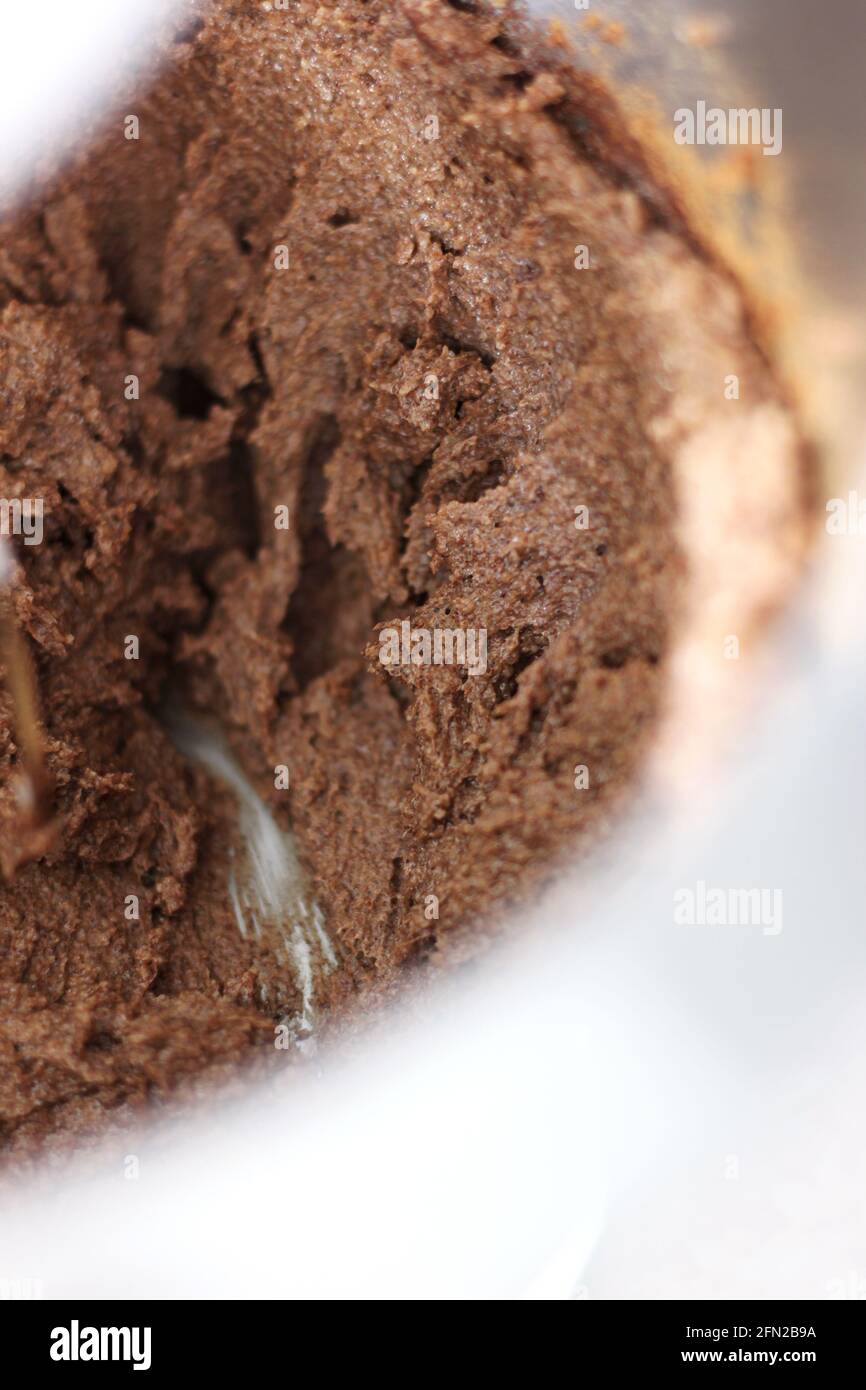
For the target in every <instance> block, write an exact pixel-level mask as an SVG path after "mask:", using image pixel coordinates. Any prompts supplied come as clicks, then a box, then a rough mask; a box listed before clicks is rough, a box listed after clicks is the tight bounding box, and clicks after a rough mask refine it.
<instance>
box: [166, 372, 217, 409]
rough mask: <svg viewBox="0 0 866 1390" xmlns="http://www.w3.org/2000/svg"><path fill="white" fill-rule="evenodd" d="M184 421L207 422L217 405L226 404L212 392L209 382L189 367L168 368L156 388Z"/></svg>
mask: <svg viewBox="0 0 866 1390" xmlns="http://www.w3.org/2000/svg"><path fill="white" fill-rule="evenodd" d="M156 390H157V394H158V395H160V396H163V397H164V398H165V400H167V401H169V402H170V403H171V404H172V405H173V406H174V408H175V411H176V412H177V414H178V415H179V416H180V417H181V418H182V419H190V420H206V419H207V418H208V416H209V415H210V412H211V410H212V408H213V407H214V406H215V405H224V404H225V402H224V401H223V400H221V398H220V397H219V396H218V395H217V394H216V393H215V392H214V391H212V390H211V388H210V387H209V386H208V384H207V382H206V381H204V380H203V379H202V377H200V376H199V375H198V374H197V373H196V372H194V371H192V370H191V369H190V368H189V367H168V368H166V370H165V371H164V372H163V373H162V375H161V376H160V378H159V381H158V382H157V386H156Z"/></svg>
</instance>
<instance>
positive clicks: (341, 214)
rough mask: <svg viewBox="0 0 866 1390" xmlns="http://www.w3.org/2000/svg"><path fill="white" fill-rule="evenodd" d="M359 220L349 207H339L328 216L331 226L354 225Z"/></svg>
mask: <svg viewBox="0 0 866 1390" xmlns="http://www.w3.org/2000/svg"><path fill="white" fill-rule="evenodd" d="M357 221H358V219H357V217H355V216H354V215H353V214H352V213H351V212H350V211H349V209H348V208H346V207H339V208H337V209H336V211H335V212H332V213H331V216H330V217H329V218H328V226H329V227H352V226H354V225H355V223H356V222H357Z"/></svg>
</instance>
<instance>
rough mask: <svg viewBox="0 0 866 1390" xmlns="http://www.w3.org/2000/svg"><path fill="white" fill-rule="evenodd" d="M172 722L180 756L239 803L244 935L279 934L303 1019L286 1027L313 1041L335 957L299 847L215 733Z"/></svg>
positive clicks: (238, 895)
mask: <svg viewBox="0 0 866 1390" xmlns="http://www.w3.org/2000/svg"><path fill="white" fill-rule="evenodd" d="M167 722H168V726H169V729H170V731H171V735H172V738H173V739H174V742H175V743H176V744H177V746H178V748H179V749H180V750H181V752H182V753H185V754H186V755H187V757H189V758H192V759H193V760H194V761H195V762H198V763H201V765H202V766H203V767H206V768H207V769H208V771H209V772H212V773H213V774H214V776H215V777H217V778H219V780H220V781H221V782H223V783H225V785H226V786H227V787H229V788H230V789H231V791H233V792H234V794H235V796H236V798H237V801H238V806H239V809H240V817H239V826H240V831H241V834H242V836H243V839H244V844H245V847H246V851H247V870H248V872H247V874H246V876H245V877H244V878H241V879H239V878H238V876H237V875H236V874H235V871H234V869H231V870H230V871H229V876H228V890H229V897H230V899H231V903H232V908H233V910H234V915H235V920H236V921H237V924H238V930H239V932H240V934H241V936H242V937H243V938H244V939H246V938H247V922H248V921H250V922H252V926H253V931H254V933H255V936H256V939H257V940H259V941H260V940H261V939H262V923H265V924H267V925H268V926H270V927H272V928H273V929H274V930H275V931H276V932H277V933H278V935H279V946H278V947H277V948H276V955H277V958H278V959H283V960H285V961H286V963H287V964H288V965H289V967H290V969H291V971H292V974H293V977H294V980H295V984H296V986H297V988H298V990H299V991H300V994H301V1013H300V1015H299V1016H298V1017H296V1018H295V1019H293V1020H287V1022H289V1023H290V1025H293V1026H294V1028H295V1030H296V1032H298V1033H301V1034H304V1033H309V1032H310V1030H311V1029H312V1027H313V1023H314V994H315V976H316V967H317V966H318V967H319V969H320V970H321V971H323V972H328V971H330V970H333V969H334V968H335V967H336V965H337V957H336V955H335V953H334V948H333V946H332V945H331V942H330V941H329V939H328V934H327V932H326V931H325V927H324V920H323V917H322V912H321V909H320V907H319V905H318V903H315V902H312V903H308V902H307V899H306V895H305V890H304V876H303V871H302V869H301V866H300V863H299V861H298V856H297V851H296V849H295V845H294V841H293V839H292V837H291V835H286V834H284V833H283V831H282V830H280V827H279V826H278V825H277V823H276V821H275V820H274V818H273V816H272V815H271V813H270V811H269V810H268V808H267V806H266V805H265V803H264V802H263V801H262V799H261V797H260V796H259V794H258V792H257V791H256V790H255V788H254V787H253V786H252V784H251V783H250V782H249V781H248V780H247V778H246V777H245V776H244V774H243V772H242V771H241V769H240V768H239V767H238V765H237V763H236V762H235V761H234V759H233V758H232V756H231V754H230V753H229V752H228V750H227V749H226V747H225V746H224V744H222V743H221V742H220V740H219V738H218V737H217V736H216V735H215V734H214V733H213V732H211V730H209V729H208V728H206V727H205V726H203V725H200V724H196V723H194V722H193V721H191V720H189V719H186V718H181V717H178V716H175V715H171V716H169V718H168V721H167ZM280 947H282V948H283V949H282V950H281V949H280Z"/></svg>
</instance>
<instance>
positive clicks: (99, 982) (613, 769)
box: [0, 0, 800, 1152]
mask: <svg viewBox="0 0 866 1390" xmlns="http://www.w3.org/2000/svg"><path fill="white" fill-rule="evenodd" d="M470 11H471V12H470ZM197 13H198V11H197V9H196V7H195V6H192V7H191V16H190V22H185V23H184V24H183V25H182V26H181V28H180V30H179V31H178V34H175V35H173V36H171V37H169V38H167V40H166V45H165V57H164V64H163V67H162V69H161V72H160V75H159V77H158V78H157V79H156V80H155V82H153V83H152V84H151V86H150V88H148V87H147V86H146V85H142V86H141V87H140V88H139V89H136V90H135V91H133V92H127V93H123V94H121V95H119V96H118V99H117V102H116V104H115V106H114V108H113V111H112V113H111V116H110V118H109V119H107V120H106V121H105V122H104V124H103V125H101V126H100V128H99V130H98V131H95V132H94V133H93V136H92V139H91V140H90V142H89V144H88V146H87V150H86V153H85V154H84V155H83V156H82V157H80V158H79V159H78V161H77V162H76V163H75V164H74V165H72V166H69V167H67V168H66V169H65V170H64V172H63V174H62V175H61V176H59V177H55V178H54V179H53V180H52V181H50V182H49V183H47V184H45V185H43V186H42V187H41V188H39V189H38V190H36V191H35V192H34V194H33V196H32V200H31V202H30V203H29V204H28V205H27V206H26V207H25V208H24V209H18V210H16V211H14V212H10V213H8V214H7V216H6V219H5V225H4V227H3V234H2V238H0V384H2V407H3V408H2V413H0V496H3V497H4V498H7V499H9V498H25V497H27V498H33V497H38V498H42V499H44V527H45V536H44V541H43V543H42V544H41V545H36V546H32V547H27V546H24V545H23V544H18V543H16V548H15V555H16V561H17V565H16V572H15V575H14V578H13V584H12V589H11V601H12V604H13V606H14V609H15V612H16V614H17V619H18V622H19V624H20V627H21V629H22V631H23V632H24V633H25V634H26V636H27V639H28V642H29V644H30V646H31V649H32V651H33V653H34V658H35V662H36V667H37V673H38V679H39V686H40V692H41V700H42V708H43V715H44V721H45V727H46V732H47V738H48V754H49V763H50V766H51V769H52V771H53V775H54V778H55V782H56V797H55V802H56V810H57V813H58V816H59V819H60V831H59V835H58V838H57V840H56V842H55V844H54V846H53V847H52V848H51V849H50V851H49V852H48V853H47V854H46V855H44V856H43V857H42V858H41V859H39V860H38V861H37V862H31V863H28V864H26V865H25V866H24V867H21V868H19V869H18V871H17V873H15V874H14V875H12V877H11V879H10V881H9V882H8V883H7V884H6V885H5V886H3V887H2V889H0V1063H2V1066H0V1138H2V1141H3V1142H4V1143H5V1144H6V1146H7V1147H10V1148H11V1149H12V1151H13V1152H25V1151H27V1150H28V1149H29V1148H31V1147H33V1146H35V1145H40V1144H43V1143H44V1142H45V1141H48V1140H52V1141H53V1140H54V1139H59V1138H61V1137H62V1136H64V1135H66V1134H69V1133H74V1134H83V1133H84V1132H87V1131H90V1130H94V1131H99V1130H101V1129H104V1128H105V1127H106V1125H108V1124H110V1123H112V1122H122V1121H124V1120H126V1119H127V1118H128V1116H129V1115H130V1114H131V1113H132V1112H133V1110H134V1109H135V1108H136V1107H139V1106H140V1105H141V1104H142V1102H145V1101H147V1100H148V1099H150V1098H153V1097H162V1096H166V1095H167V1094H169V1093H172V1092H178V1091H179V1090H180V1092H181V1093H183V1092H184V1091H185V1090H186V1089H188V1088H189V1087H190V1086H191V1085H193V1084H194V1083H195V1084H198V1083H200V1082H201V1081H202V1080H204V1079H209V1080H212V1079H213V1078H214V1076H216V1075H224V1074H225V1075H227V1074H229V1073H230V1072H231V1070H232V1068H233V1067H234V1066H235V1065H236V1063H237V1061H238V1059H239V1058H241V1057H243V1056H247V1055H249V1054H250V1053H251V1052H252V1051H255V1049H256V1045H257V1044H260V1045H261V1049H260V1052H259V1055H260V1056H262V1057H264V1056H266V1055H267V1056H273V1055H274V1053H273V1040H274V1024H275V1021H278V1020H279V1019H281V1018H295V1019H297V1018H298V1017H300V1016H302V1015H303V1013H304V1008H305V1001H304V1000H302V999H301V997H300V995H301V992H302V991H301V990H299V985H298V979H297V974H296V972H295V973H293V971H292V970H291V969H290V968H289V967H288V965H287V960H286V956H285V952H284V951H283V949H282V947H281V943H280V939H279V935H278V934H274V933H273V932H270V931H269V930H268V929H267V927H268V924H267V923H264V924H263V929H262V930H260V931H259V932H256V931H252V930H251V931H248V932H247V934H246V936H244V935H243V934H242V933H241V931H240V930H239V927H238V917H237V912H236V910H235V909H236V906H237V904H236V903H233V900H232V897H233V895H232V893H231V892H230V891H229V879H230V870H231V868H232V865H233V864H234V865H235V868H236V870H237V872H238V873H240V872H241V869H240V867H239V866H238V864H237V860H236V855H237V853H238V848H237V845H236V843H235V836H234V831H233V826H234V824H235V821H236V820H237V803H236V802H235V800H234V798H233V797H232V794H231V792H230V791H229V790H228V789H227V788H226V787H225V786H222V785H221V784H219V783H217V782H215V781H214V780H213V779H212V778H211V777H210V775H209V774H208V772H207V769H206V768H202V767H201V766H198V765H196V764H194V763H191V762H190V761H189V760H188V759H187V758H186V757H185V756H183V755H182V754H181V753H180V752H178V751H177V749H176V748H175V747H174V745H173V743H172V742H171V740H170V738H169V737H168V735H167V734H166V732H165V729H164V725H163V722H162V715H161V708H162V702H163V700H164V698H165V695H166V692H167V691H168V690H169V689H170V690H171V691H172V692H173V694H174V696H175V698H176V699H177V698H179V699H180V700H181V702H182V703H183V705H184V706H185V707H186V708H187V709H188V710H193V711H198V712H199V714H201V713H202V712H206V713H207V714H208V715H209V716H212V717H213V718H214V719H215V720H216V721H217V722H218V723H219V725H220V726H221V727H222V729H224V730H225V734H226V737H227V739H228V741H229V742H230V744H231V746H232V748H233V750H234V752H235V754H236V756H237V757H238V758H239V759H240V762H241V764H242V766H243V767H244V769H245V772H246V775H247V776H248V778H249V779H250V780H251V782H252V783H253V785H254V786H255V788H256V791H257V793H258V794H259V795H260V796H261V797H262V798H263V799H264V801H265V802H267V804H268V805H269V806H270V808H271V810H272V811H273V814H274V816H275V817H276V818H277V821H278V822H279V824H280V825H281V826H282V827H284V828H286V829H288V828H289V827H291V828H292V830H293V832H294V836H295V838H296V843H297V847H298V854H299V856H300V861H301V863H302V865H303V866H304V870H305V873H306V876H307V880H308V884H309V890H310V894H311V901H312V900H313V899H314V900H315V901H316V902H317V903H318V905H319V908H320V910H321V914H322V918H323V921H324V924H325V927H326V929H327V933H328V937H329V940H330V947H329V948H328V949H330V948H331V947H332V948H333V951H334V953H335V956H336V959H337V962H338V965H337V968H336V969H331V970H330V972H329V973H327V974H326V973H324V972H322V977H321V980H320V981H319V982H318V984H317V993H316V999H315V1007H316V1010H317V1012H318V1017H319V1018H320V1019H327V1018H339V1017H341V1016H345V1015H346V1012H347V1010H349V1009H350V1007H352V1006H353V1004H354V1003H355V1001H364V1000H371V999H372V998H374V997H378V996H380V995H381V994H386V993H388V992H389V991H390V990H392V989H393V988H394V987H395V986H396V984H397V983H398V982H399V981H400V980H405V979H407V978H408V976H409V974H410V972H412V971H416V972H417V971H422V970H425V969H430V968H433V967H434V966H435V965H436V964H437V963H438V962H439V961H441V960H443V959H445V958H447V957H448V956H456V955H459V954H462V953H464V952H465V951H466V950H467V949H469V947H470V946H471V944H472V942H473V940H476V939H477V938H478V936H479V935H483V933H484V932H485V931H488V930H490V929H492V925H493V923H494V921H495V920H496V918H497V916H498V915H501V912H502V910H503V908H504V907H505V905H507V904H510V903H513V902H515V901H518V900H519V899H520V897H521V896H523V895H525V894H526V893H527V892H529V891H530V890H531V889H532V888H533V887H534V886H536V885H537V884H538V882H539V881H540V878H541V876H542V875H544V874H546V873H549V872H550V869H551V865H552V864H553V863H554V861H555V859H556V857H557V856H558V855H560V854H561V853H562V852H564V851H567V852H568V853H569V855H570V856H572V857H573V856H574V854H575V852H576V850H577V849H580V850H581V851H582V850H584V849H586V848H587V847H588V846H589V845H590V844H591V843H593V842H594V841H595V840H596V839H597V838H598V837H599V835H601V834H603V833H605V832H606V831H607V830H608V829H609V827H610V825H611V824H612V823H613V821H614V820H615V818H616V816H617V815H618V813H619V806H620V801H621V797H622V793H623V790H624V788H626V787H627V786H628V784H629V782H630V781H631V780H632V778H633V775H634V773H635V770H636V767H637V765H638V762H639V760H640V758H641V755H642V753H643V751H644V749H645V747H646V744H647V741H648V738H649V737H650V735H651V733H652V731H653V729H654V727H655V726H656V724H657V721H658V720H659V718H660V716H661V710H662V706H663V702H664V698H665V696H664V692H665V683H666V681H667V679H668V673H669V664H670V663H669V654H670V651H671V647H672V643H674V642H675V639H676V633H677V631H678V626H677V625H678V623H680V622H681V621H682V615H683V614H685V613H686V612H687V611H688V593H689V582H690V580H689V575H690V564H689V561H688V556H687V554H686V550H685V549H684V547H683V545H682V544H681V542H680V539H679V533H678V517H679V516H680V515H681V514H682V511H683V506H682V488H683V460H688V459H689V458H690V457H691V458H692V464H691V467H692V475H691V485H692V486H694V487H696V488H697V487H698V486H699V485H700V481H701V477H700V473H701V466H702V464H701V461H702V459H703V458H704V457H710V456H712V455H713V454H714V453H715V457H716V463H717V465H718V467H717V469H716V474H715V475H714V476H716V477H718V476H722V477H724V474H725V471H726V470H727V468H728V467H729V465H730V467H732V468H735V467H738V468H741V469H742V467H743V460H744V459H748V460H749V467H751V468H752V469H753V470H757V469H759V468H760V465H761V458H760V456H753V454H752V445H753V444H754V442H755V441H761V442H762V447H763V445H766V448H767V450H769V451H770V453H772V455H773V458H774V459H775V464H776V466H777V468H776V471H777V475H778V477H777V479H776V481H774V485H773V491H772V497H771V499H770V500H769V502H768V507H769V509H770V512H771V515H770V516H769V517H768V518H764V519H763V523H762V530H761V534H762V536H765V537H767V538H769V541H768V543H769V544H771V545H776V543H777V538H778V544H779V545H780V546H784V544H785V542H784V539H783V535H784V532H785V527H786V526H787V525H788V524H789V521H790V518H791V517H792V516H793V515H795V514H796V513H797V510H798V507H799V500H798V497H799V491H798V490H799V482H798V477H799V469H800V463H799V454H798V445H797V438H796V433H795V431H794V429H793V426H792V425H791V422H790V419H789V417H788V415H787V412H786V409H785V406H784V404H783V402H782V401H781V398H780V396H779V393H778V391H777V388H776V386H775V385H774V381H773V376H772V373H771V371H770V369H769V368H768V366H767V364H766V362H765V360H764V359H763V357H762V356H761V354H760V353H759V352H758V350H757V349H756V347H755V346H754V344H753V341H752V336H751V334H750V331H749V327H748V322H747V316H746V314H745V311H744V306H743V301H742V299H741V297H740V295H739V293H738V292H737V290H736V288H735V286H734V283H733V281H732V280H731V279H730V278H729V277H728V275H727V274H726V273H725V271H724V270H723V269H721V268H719V267H717V266H715V265H714V264H713V262H712V261H711V259H710V258H708V257H706V256H704V255H703V254H702V253H701V252H700V250H699V248H698V247H697V246H696V244H695V242H694V240H693V238H692V237H691V236H690V234H689V233H688V232H687V230H686V228H685V226H684V225H683V222H682V220H681V219H680V217H679V216H678V215H677V213H676V211H675V209H674V207H673V205H672V203H671V201H670V200H669V199H668V198H667V197H666V196H665V195H664V194H663V193H662V192H661V191H660V186H659V185H658V184H657V183H656V182H655V181H654V180H653V179H652V177H651V175H650V172H649V169H648V167H647V166H646V164H645V162H644V160H643V157H642V155H641V151H640V149H639V148H638V147H637V146H635V145H634V144H633V142H631V141H630V140H629V139H628V138H627V136H626V135H625V132H624V130H623V129H622V128H621V127H620V126H619V124H618V118H617V116H616V112H615V109H614V107H613V105H612V103H611V102H610V100H609V99H608V98H607V97H606V96H605V95H604V94H603V93H602V92H601V91H600V90H599V89H597V88H596V86H595V85H594V84H593V83H592V82H591V80H589V79H588V78H586V77H583V76H581V75H580V73H579V72H578V71H577V70H576V69H575V68H574V67H573V66H572V62H573V60H572V59H571V58H569V56H568V55H567V54H566V53H564V52H563V51H562V50H559V51H557V50H555V49H545V48H543V47H542V45H541V44H540V43H539V42H537V41H536V40H535V39H533V38H532V37H531V35H528V34H525V33H523V31H522V30H521V26H520V23H519V21H517V20H511V19H508V18H506V17H505V16H504V15H503V13H501V12H499V11H496V10H487V9H485V8H483V7H482V6H480V5H479V6H478V7H477V9H475V8H474V7H470V6H464V5H461V6H459V7H457V6H455V7H452V6H449V5H448V4H446V3H444V0H398V3H384V0H368V3H363V2H362V0H334V2H333V3H319V0H315V3H312V0H293V3H292V4H291V6H290V7H289V8H288V9H287V10H276V9H273V10H269V9H265V8H264V7H262V6H259V5H253V4H246V3H244V4H241V3H231V0H221V3H217V4H215V5H214V6H212V7H208V8H207V9H206V10H202V20H201V22H199V20H198V19H197V18H196V15H197ZM579 56H580V55H579V54H578V55H577V61H578V63H579ZM130 113H134V114H135V116H136V117H137V121H138V129H137V135H138V138H134V139H128V138H126V135H127V134H128V131H129V127H128V124H127V122H126V118H127V117H128V116H129V114H130ZM581 247H585V248H587V251H588V258H589V264H588V266H582V265H579V264H576V262H580V261H581V254H580V252H579V248H581ZM730 373H736V374H737V375H738V376H739V377H740V379H741V381H742V382H743V383H744V389H743V399H742V400H741V401H740V402H739V403H738V404H737V405H736V406H735V407H732V406H731V404H730V402H727V401H726V400H725V397H724V380H725V377H726V376H727V375H728V374H730ZM133 377H134V378H136V379H137V385H135V386H133V388H132V389H130V386H129V382H130V378H133ZM732 408H733V409H736V410H737V411H738V412H739V413H738V416H737V421H738V426H737V428H738V433H737V434H736V435H735V436H733V435H731V433H730V429H729V423H728V422H729V420H730V412H731V410H732ZM696 441H699V443H698V444H697V446H696ZM690 448H691V450H692V455H691V456H690V455H689V449H690ZM735 456H736V457H735ZM687 485H688V482H687ZM280 508H284V509H287V511H285V512H283V513H281V515H282V516H283V517H288V525H287V526H286V527H280V526H277V525H275V520H276V519H277V515H278V512H277V509H280ZM579 509H587V512H586V514H585V515H587V516H588V519H589V525H588V526H587V527H585V528H581V526H580V525H579V524H576V523H579V521H580V518H581V516H582V515H584V513H582V512H581V511H580V510H579ZM713 543H714V542H713V541H712V540H711V541H710V549H712V545H713ZM404 620H408V621H409V622H410V624H411V629H412V630H417V629H423V630H426V631H428V632H429V633H431V634H435V633H436V632H437V631H438V632H442V631H444V630H448V631H449V632H453V631H462V632H464V633H465V632H466V631H467V630H472V631H474V632H478V631H480V630H483V631H484V632H485V633H486V642H487V652H486V663H482V664H483V665H484V667H485V669H483V670H481V669H477V666H476V669H475V670H470V669H468V668H467V666H466V665H463V666H461V665H459V664H441V665H414V666H401V665H392V666H390V667H385V666H384V665H383V664H382V662H381V661H380V659H379V657H380V634H381V632H382V629H383V628H384V629H387V628H396V629H397V630H398V631H400V630H401V629H400V624H401V622H402V621H404ZM130 635H133V636H136V637H137V638H138V650H139V655H138V659H133V660H128V659H126V656H125V650H126V642H127V639H128V637H129V636H130ZM15 738H16V735H15V728H14V723H13V720H12V718H11V709H10V705H9V702H8V700H7V698H6V696H5V695H2V696H0V762H2V765H3V767H4V769H5V772H6V773H7V774H8V775H7V776H6V777H5V780H4V784H3V792H2V799H0V834H2V837H3V838H2V843H3V846H4V857H5V860H6V862H7V865H8V864H10V863H11V862H12V860H13V858H14V854H13V849H14V841H15V833H16V831H15V826H16V816H17V807H16V805H15V801H14V792H13V774H14V772H15V765H16V762H17V759H18V749H17V748H16V742H15ZM281 765H285V766H286V767H287V768H288V770H289V787H288V790H284V789H279V788H277V787H276V786H275V774H274V769H275V768H277V767H279V766H281ZM578 767H585V768H586V769H587V771H588V786H586V787H585V788H581V789H576V787H575V769H576V768H578ZM233 855H235V858H234V859H233ZM129 895H135V896H136V897H137V898H138V901H139V917H138V920H129V919H128V918H127V917H126V916H125V904H126V902H127V899H128V896H129ZM434 899H435V902H434ZM437 913H438V915H437ZM323 949H324V948H323ZM307 1002H308V1001H307Z"/></svg>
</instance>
